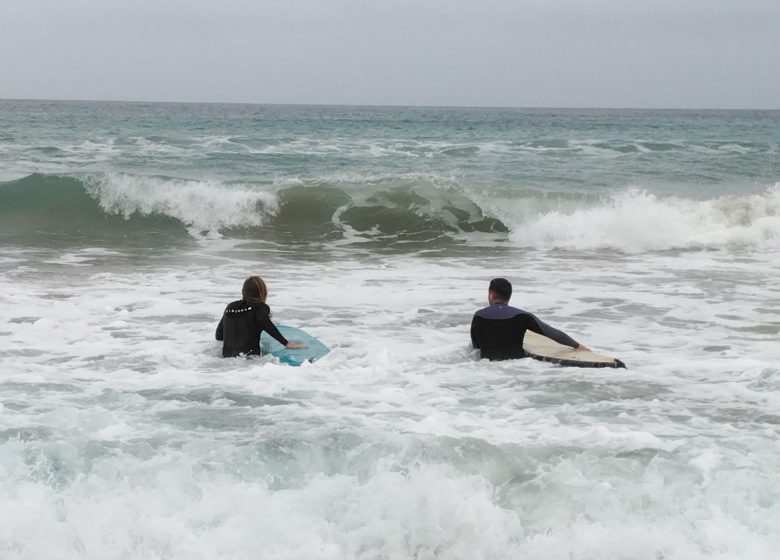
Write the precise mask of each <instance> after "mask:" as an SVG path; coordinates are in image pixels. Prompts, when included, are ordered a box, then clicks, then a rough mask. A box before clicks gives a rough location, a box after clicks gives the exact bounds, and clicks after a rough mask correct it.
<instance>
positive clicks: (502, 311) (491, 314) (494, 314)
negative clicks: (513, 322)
mask: <svg viewBox="0 0 780 560" xmlns="http://www.w3.org/2000/svg"><path fill="white" fill-rule="evenodd" d="M522 314H525V311H523V310H522V309H518V308H517V307H512V306H511V305H506V304H503V303H502V304H493V305H488V306H487V307H483V308H482V309H479V310H477V312H476V313H474V317H479V318H481V319H489V320H503V319H511V318H513V317H516V316H518V315H522Z"/></svg>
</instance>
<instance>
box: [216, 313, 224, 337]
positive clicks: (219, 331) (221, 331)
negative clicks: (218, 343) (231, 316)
mask: <svg viewBox="0 0 780 560" xmlns="http://www.w3.org/2000/svg"><path fill="white" fill-rule="evenodd" d="M224 321H225V317H224V316H223V317H222V319H220V320H219V325H217V332H216V333H215V336H216V338H217V340H224V339H225V327H224V324H223V323H224Z"/></svg>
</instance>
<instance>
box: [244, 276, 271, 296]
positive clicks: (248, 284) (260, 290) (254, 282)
mask: <svg viewBox="0 0 780 560" xmlns="http://www.w3.org/2000/svg"><path fill="white" fill-rule="evenodd" d="M241 295H242V296H243V298H244V299H250V298H254V299H259V300H260V301H262V302H265V298H266V297H268V288H266V286H265V281H263V279H262V278H260V277H259V276H250V277H249V278H247V279H246V280H244V286H243V287H242V288H241Z"/></svg>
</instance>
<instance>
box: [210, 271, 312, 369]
mask: <svg viewBox="0 0 780 560" xmlns="http://www.w3.org/2000/svg"><path fill="white" fill-rule="evenodd" d="M241 295H242V296H243V298H244V299H240V300H238V301H234V302H232V303H230V304H228V306H227V307H226V308H225V312H224V313H223V314H222V319H220V320H219V325H217V332H216V337H217V340H221V341H223V344H222V356H223V357H224V358H234V357H236V356H251V355H255V354H256V355H258V356H259V355H260V354H262V353H263V352H262V350H260V333H262V332H263V331H265V332H267V333H268V334H270V335H271V336H272V337H274V338H275V339H276V340H278V341H279V342H280V343H281V344H282V345H284V346H285V347H287V348H306V345H305V344H297V343H295V342H289V341H288V340H287V339H286V338H284V336H282V333H280V332H279V329H277V328H276V325H274V323H273V321H271V309H270V308H269V307H268V305H266V303H265V298H266V297H267V296H268V288H267V287H266V285H265V282H264V281H263V279H262V278H260V277H259V276H250V277H249V278H247V279H246V280H245V281H244V286H243V288H241Z"/></svg>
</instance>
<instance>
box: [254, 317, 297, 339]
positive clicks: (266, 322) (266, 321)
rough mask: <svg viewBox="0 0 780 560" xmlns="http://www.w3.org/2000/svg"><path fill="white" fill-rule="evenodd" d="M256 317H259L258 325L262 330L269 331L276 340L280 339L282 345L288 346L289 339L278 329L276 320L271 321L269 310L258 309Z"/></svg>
mask: <svg viewBox="0 0 780 560" xmlns="http://www.w3.org/2000/svg"><path fill="white" fill-rule="evenodd" d="M255 317H256V318H257V326H258V328H259V331H260V332H262V331H265V332H267V333H268V334H270V335H271V336H272V337H274V338H275V339H276V340H278V341H279V343H280V344H281V345H282V346H287V343H288V342H289V341H288V340H287V339H286V338H284V336H283V335H282V333H280V332H279V329H277V328H276V325H274V322H273V321H271V317H269V316H268V313H267V312H265V311H264V310H262V309H258V311H257V315H255Z"/></svg>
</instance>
